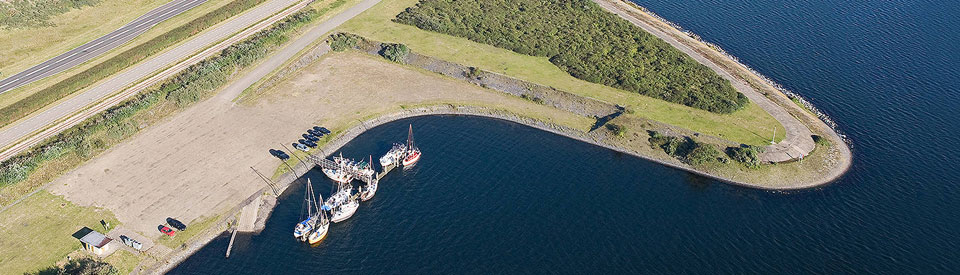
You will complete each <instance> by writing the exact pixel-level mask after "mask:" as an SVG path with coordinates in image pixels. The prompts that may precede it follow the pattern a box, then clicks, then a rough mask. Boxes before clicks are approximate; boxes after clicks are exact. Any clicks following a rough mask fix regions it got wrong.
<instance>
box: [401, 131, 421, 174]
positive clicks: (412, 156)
mask: <svg viewBox="0 0 960 275" xmlns="http://www.w3.org/2000/svg"><path fill="white" fill-rule="evenodd" d="M419 160H420V148H417V146H416V145H414V144H413V125H410V131H409V132H408V133H407V151H406V153H405V154H404V156H403V161H402V162H401V164H403V166H404V167H407V166H411V165H414V164H416V163H417V161H419Z"/></svg>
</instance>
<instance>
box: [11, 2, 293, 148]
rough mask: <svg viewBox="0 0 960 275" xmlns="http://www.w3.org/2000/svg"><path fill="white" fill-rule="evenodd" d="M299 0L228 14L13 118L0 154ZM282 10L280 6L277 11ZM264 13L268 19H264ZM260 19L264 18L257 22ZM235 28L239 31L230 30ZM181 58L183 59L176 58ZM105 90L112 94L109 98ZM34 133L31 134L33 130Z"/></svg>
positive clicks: (202, 54) (171, 70)
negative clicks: (184, 39) (90, 83)
mask: <svg viewBox="0 0 960 275" xmlns="http://www.w3.org/2000/svg"><path fill="white" fill-rule="evenodd" d="M298 2H300V0H269V1H267V2H264V3H262V4H260V5H258V6H256V7H254V8H252V9H250V10H248V11H247V12H245V13H243V14H241V15H239V16H236V17H233V18H230V19H229V20H227V21H226V22H223V23H221V24H220V25H217V26H216V27H214V28H212V29H208V30H207V31H205V32H203V33H200V34H198V35H196V36H194V37H193V38H191V39H190V40H188V41H187V42H184V43H182V44H180V45H178V46H176V47H174V48H172V49H170V50H167V51H165V52H163V53H160V54H158V55H156V56H154V57H152V58H150V59H148V60H147V61H144V62H141V63H139V64H137V65H134V66H133V67H130V68H128V69H127V70H124V71H122V72H120V73H117V74H115V75H113V76H112V77H110V78H107V79H106V80H104V81H101V82H100V83H99V84H97V85H95V86H94V87H92V88H90V89H87V90H85V91H81V92H77V93H76V94H74V95H72V97H70V98H69V99H66V100H64V101H62V102H60V103H58V104H57V105H55V106H53V107H51V108H48V109H46V110H43V111H41V112H39V113H37V114H34V115H32V116H30V117H27V118H26V119H22V120H20V121H17V122H15V123H14V124H13V125H11V126H9V127H7V128H5V129H2V130H0V148H7V149H6V150H4V151H3V152H2V153H0V160H5V159H7V158H9V157H11V156H13V155H15V154H17V153H19V152H21V151H23V150H25V149H27V148H30V146H33V145H35V144H38V143H40V142H41V141H43V140H44V139H46V138H48V137H50V136H53V135H55V134H57V133H59V132H60V131H63V130H65V129H67V128H69V127H71V126H73V125H76V124H77V123H79V122H81V121H83V120H84V119H86V118H87V117H90V116H93V115H94V114H96V113H97V112H99V111H102V110H105V109H106V108H109V107H110V106H112V105H114V104H117V103H119V102H120V101H122V100H123V99H125V98H127V97H129V96H131V95H133V94H136V93H137V92H139V91H141V90H143V89H145V88H147V87H149V86H150V85H153V84H155V83H158V82H159V81H160V80H163V79H164V78H166V77H169V76H172V75H174V74H175V73H177V72H179V71H180V70H182V69H184V68H186V67H188V66H189V65H191V64H193V63H196V62H199V61H200V60H202V59H203V58H206V57H208V56H211V55H213V54H215V53H216V52H218V51H220V50H221V49H223V48H225V47H227V46H229V45H230V44H233V43H235V42H237V41H239V40H240V39H242V38H244V37H246V36H249V35H252V34H253V33H255V32H256V31H257V30H259V29H263V28H266V27H268V26H269V25H270V24H271V23H273V22H276V21H278V20H280V19H283V17H286V16H287V15H289V14H292V13H293V12H296V11H297V10H299V9H300V8H302V7H304V6H306V4H308V3H309V2H308V1H303V2H300V4H299V5H297V6H296V8H294V9H286V8H287V7H290V6H291V5H293V4H296V3H298ZM285 9H286V10H285ZM281 11H283V12H282V13H279V14H278V12H281ZM266 18H269V19H267V20H264V19H266ZM261 20H264V21H263V22H261ZM258 22H259V23H258ZM251 25H255V26H254V28H250V29H248V27H250V26H251ZM238 33H240V35H235V34H238ZM224 39H226V40H224ZM218 42H219V43H218ZM214 43H216V44H215V45H216V46H214V47H210V45H211V44H214ZM204 49H206V50H204ZM198 52H199V54H198ZM188 58H189V59H188ZM185 59H187V61H185V62H180V61H181V60H185ZM161 70H162V71H161ZM158 72H159V73H158ZM151 75H153V76H151ZM147 77H150V78H149V79H147V80H146V81H140V80H141V79H144V78H147ZM131 85H132V87H131ZM128 87H130V88H128ZM121 91H122V92H121ZM110 95H114V96H113V97H110V98H108V97H109V96H110ZM94 104H96V105H94ZM87 107H89V108H87ZM34 133H36V134H35V135H34Z"/></svg>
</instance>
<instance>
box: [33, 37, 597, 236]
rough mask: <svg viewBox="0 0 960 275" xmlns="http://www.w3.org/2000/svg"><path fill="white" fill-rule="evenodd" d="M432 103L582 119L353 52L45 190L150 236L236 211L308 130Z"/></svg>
mask: <svg viewBox="0 0 960 275" xmlns="http://www.w3.org/2000/svg"><path fill="white" fill-rule="evenodd" d="M437 101H444V102H456V103H463V104H470V105H486V106H497V107H498V108H504V109H514V110H523V111H522V112H535V113H537V114H540V115H543V116H544V117H550V118H551V119H550V120H553V121H556V120H565V121H577V122H578V123H580V124H583V125H584V126H587V125H589V123H591V121H590V120H588V119H586V118H583V117H578V116H575V115H573V114H571V113H566V112H563V111H559V110H556V109H553V108H550V107H546V106H543V105H538V104H534V103H532V102H530V101H527V100H523V99H519V98H516V97H507V96H504V95H502V94H500V93H497V92H493V91H490V90H485V89H481V88H479V87H477V86H473V85H470V84H468V83H465V82H459V81H455V80H451V79H446V78H441V77H439V76H438V75H436V74H433V73H428V72H421V71H417V70H413V69H410V68H408V67H403V66H398V65H392V64H390V63H386V62H384V61H383V60H382V59H379V58H375V57H369V56H364V55H362V54H359V53H340V54H334V55H331V56H328V57H326V58H325V59H323V60H321V61H319V62H317V63H315V64H314V65H311V66H309V67H307V68H305V69H303V70H302V71H300V72H299V73H297V74H296V75H293V76H292V77H291V78H290V79H289V80H287V81H285V82H283V83H281V84H280V85H278V86H277V87H276V88H274V89H273V90H272V91H271V92H270V94H267V95H265V96H263V97H262V98H261V99H260V100H259V102H258V103H257V104H254V105H253V106H245V105H234V104H233V103H232V102H231V101H230V98H228V97H223V96H221V97H214V98H212V99H210V100H207V101H204V102H201V103H199V104H197V105H195V106H193V107H191V108H189V109H187V110H185V111H183V112H182V113H179V114H177V115H175V116H173V117H171V118H170V119H168V120H166V121H164V122H162V123H159V124H157V125H153V126H151V127H150V128H148V129H146V130H144V132H142V133H140V134H138V135H137V136H135V137H133V138H131V139H130V140H129V141H127V142H124V143H123V144H120V145H118V146H115V147H114V148H113V149H111V150H110V151H108V152H106V153H104V154H103V155H101V156H99V157H97V158H96V159H94V160H92V161H89V162H88V163H87V164H85V165H83V166H81V167H80V168H78V169H76V170H74V171H71V172H69V173H67V174H66V175H64V176H63V177H61V178H59V179H58V180H57V181H56V182H54V183H53V184H52V185H51V187H50V189H51V191H52V192H53V193H55V194H58V195H64V196H65V197H66V198H67V199H68V200H70V201H72V202H74V203H77V204H80V205H97V206H102V207H105V208H107V209H109V210H110V211H112V212H113V213H115V214H116V216H117V218H118V219H119V220H120V221H121V222H122V223H123V224H124V226H125V227H127V228H130V229H132V230H135V231H138V232H140V233H141V234H143V235H145V236H147V237H152V238H156V237H159V236H160V233H159V232H158V231H157V225H158V224H161V223H163V222H164V220H165V218H166V217H176V218H178V219H179V220H181V221H184V222H187V223H188V226H189V221H192V220H194V219H196V218H199V217H210V216H215V215H218V214H220V213H221V212H222V211H225V210H227V209H229V208H232V207H234V206H236V205H237V204H238V203H240V202H241V201H242V200H244V199H245V198H247V197H249V196H250V195H252V194H253V193H255V192H257V191H258V190H260V188H262V187H263V186H264V183H263V182H262V181H261V180H260V179H259V178H258V177H257V176H256V175H255V174H254V173H253V172H252V171H251V170H250V168H249V167H251V166H253V167H255V168H257V169H258V170H260V171H265V172H267V173H272V171H273V170H274V169H275V168H276V167H277V165H278V164H279V161H278V160H276V159H275V158H273V157H272V156H270V155H269V153H268V150H269V149H271V148H279V147H280V144H281V143H283V144H286V145H287V146H288V147H289V146H290V144H289V143H291V142H294V141H296V139H297V138H298V136H299V134H300V133H302V132H303V131H304V130H306V129H307V128H309V127H311V126H313V125H314V124H319V125H324V126H326V127H331V128H333V127H345V126H346V125H348V124H349V123H352V122H354V121H357V120H358V119H361V118H363V117H362V116H361V115H360V114H364V115H369V114H376V113H383V112H389V111H393V110H399V109H400V105H401V104H404V105H413V104H421V103H431V102H437Z"/></svg>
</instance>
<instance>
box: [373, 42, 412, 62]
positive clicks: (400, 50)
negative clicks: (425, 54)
mask: <svg viewBox="0 0 960 275" xmlns="http://www.w3.org/2000/svg"><path fill="white" fill-rule="evenodd" d="M382 46H383V49H382V50H380V55H381V56H383V58H386V59H387V60H390V61H393V62H398V63H399V62H400V61H402V60H403V58H404V57H407V54H409V53H410V49H409V48H407V45H404V44H394V43H383V44H382Z"/></svg>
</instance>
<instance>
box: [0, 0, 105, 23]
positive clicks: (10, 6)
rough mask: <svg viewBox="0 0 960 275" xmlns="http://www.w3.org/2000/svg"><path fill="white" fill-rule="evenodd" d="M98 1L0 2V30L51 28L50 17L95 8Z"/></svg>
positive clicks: (27, 0)
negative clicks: (75, 10) (71, 10)
mask: <svg viewBox="0 0 960 275" xmlns="http://www.w3.org/2000/svg"><path fill="white" fill-rule="evenodd" d="M98 3H100V0H12V1H0V28H4V29H17V28H33V27H43V26H51V25H53V24H52V23H50V22H48V20H50V17H51V16H55V15H58V14H61V13H65V12H68V11H70V9H79V8H82V7H84V6H95V5H97V4H98Z"/></svg>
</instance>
